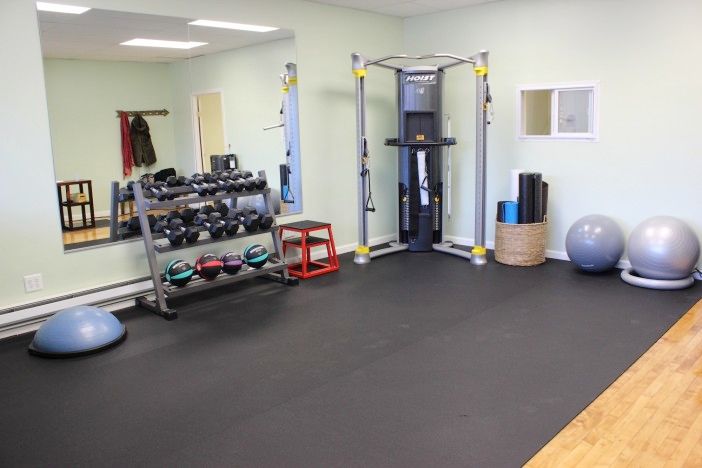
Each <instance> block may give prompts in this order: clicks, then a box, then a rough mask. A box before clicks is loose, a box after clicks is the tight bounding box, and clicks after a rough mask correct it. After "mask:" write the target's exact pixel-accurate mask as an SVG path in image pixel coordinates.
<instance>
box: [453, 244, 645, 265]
mask: <svg viewBox="0 0 702 468" xmlns="http://www.w3.org/2000/svg"><path fill="white" fill-rule="evenodd" d="M444 239H445V240H448V241H451V242H453V243H454V244H459V245H473V244H474V243H475V239H473V238H469V237H460V236H444ZM485 244H486V245H485V247H487V248H488V249H493V250H494V249H495V242H494V241H487V242H486V243H485ZM546 258H552V259H554V260H566V261H570V258H568V253H567V252H564V251H562V250H552V249H546ZM615 266H616V268H619V269H622V270H623V269H625V268H630V267H631V263H629V260H627V259H622V260H619V262H617V264H616V265H615Z"/></svg>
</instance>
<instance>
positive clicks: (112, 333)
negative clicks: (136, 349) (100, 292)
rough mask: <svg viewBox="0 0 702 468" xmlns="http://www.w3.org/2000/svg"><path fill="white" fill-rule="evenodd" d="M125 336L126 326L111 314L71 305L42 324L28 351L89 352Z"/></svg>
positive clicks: (53, 353) (45, 353) (51, 353)
mask: <svg viewBox="0 0 702 468" xmlns="http://www.w3.org/2000/svg"><path fill="white" fill-rule="evenodd" d="M126 336H127V329H126V327H125V326H124V325H122V323H121V322H120V321H119V320H117V318H116V317H115V316H114V315H112V314H111V313H109V312H107V311H105V310H102V309H100V308H97V307H91V306H77V307H70V308H68V309H65V310H62V311H61V312H59V313H57V314H56V315H54V316H53V317H51V318H50V319H48V320H47V321H46V322H44V323H43V324H42V326H41V327H40V328H39V330H37V332H36V334H35V335H34V340H32V343H31V344H30V345H29V352H30V353H32V354H36V355H39V356H46V357H63V356H76V355H81V354H89V353H93V352H96V351H99V350H101V349H105V348H109V347H110V346H114V345H116V344H118V343H120V342H121V341H122V340H124V338H126Z"/></svg>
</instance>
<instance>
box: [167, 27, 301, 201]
mask: <svg viewBox="0 0 702 468" xmlns="http://www.w3.org/2000/svg"><path fill="white" fill-rule="evenodd" d="M295 60H296V52H295V39H292V38H291V39H283V40H279V41H273V42H267V43H264V44H260V45H255V46H249V47H244V48H241V49H235V50H231V51H227V52H222V53H218V54H212V55H205V56H202V57H197V58H195V59H193V60H192V61H190V63H186V62H181V63H177V64H173V73H174V74H183V73H185V74H188V75H189V76H190V86H189V87H188V88H187V89H179V92H180V93H182V94H181V95H179V96H178V99H179V100H185V101H187V100H188V99H190V97H191V95H192V93H198V94H202V93H206V92H209V91H214V90H216V91H220V92H221V93H222V96H223V101H224V106H223V110H224V124H225V128H224V132H225V141H226V142H227V143H228V144H229V149H228V150H227V153H236V154H237V156H238V157H239V163H240V165H241V167H243V168H244V169H249V170H251V171H253V172H256V171H258V170H259V169H264V170H265V171H266V174H267V176H268V180H269V184H270V185H271V187H275V188H277V187H279V186H280V177H279V175H278V165H279V164H281V163H283V162H285V153H284V151H285V149H284V147H283V137H282V132H283V130H282V129H275V130H269V131H266V132H264V131H263V127H264V126H267V125H271V124H276V123H278V120H279V111H280V104H281V99H282V92H281V90H280V88H281V82H280V77H279V75H280V74H281V73H283V72H284V71H285V67H284V65H285V63H286V62H295ZM175 79H176V80H178V81H181V82H186V81H187V80H185V79H180V78H178V77H175ZM181 123H182V124H183V126H182V127H178V129H177V132H178V133H179V134H182V135H189V136H190V141H193V137H192V134H193V125H192V123H191V122H181ZM186 139H187V138H186ZM193 154H194V151H193V147H192V145H181V147H180V150H179V158H181V161H180V166H181V167H184V168H187V170H186V172H187V173H188V174H190V173H192V172H194V171H195V159H194V157H193Z"/></svg>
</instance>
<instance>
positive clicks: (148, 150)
mask: <svg viewBox="0 0 702 468" xmlns="http://www.w3.org/2000/svg"><path fill="white" fill-rule="evenodd" d="M129 137H130V139H131V141H132V153H133V154H134V164H135V165H137V166H142V165H144V166H150V165H152V164H154V163H155V162H156V150H154V145H153V143H151V134H150V133H149V124H147V123H146V120H144V117H142V116H141V115H139V114H137V115H135V116H134V118H133V119H132V126H131V128H130V129H129Z"/></svg>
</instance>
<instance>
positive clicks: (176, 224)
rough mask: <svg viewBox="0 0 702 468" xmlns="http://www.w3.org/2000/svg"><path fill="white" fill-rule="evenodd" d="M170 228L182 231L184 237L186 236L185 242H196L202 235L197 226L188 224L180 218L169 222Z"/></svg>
mask: <svg viewBox="0 0 702 468" xmlns="http://www.w3.org/2000/svg"><path fill="white" fill-rule="evenodd" d="M168 229H171V230H174V231H181V232H182V233H183V237H185V242H187V243H188V244H194V243H195V242H197V240H198V238H199V237H200V231H198V230H197V228H192V227H188V226H186V225H185V222H184V221H183V220H182V219H180V218H176V219H172V220H171V221H170V222H169V223H168Z"/></svg>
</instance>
